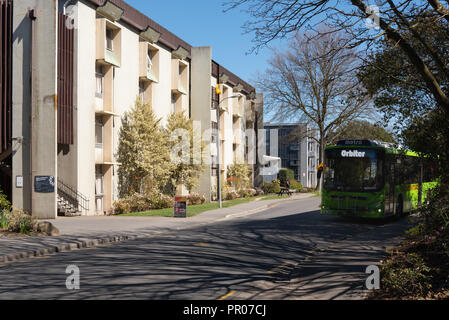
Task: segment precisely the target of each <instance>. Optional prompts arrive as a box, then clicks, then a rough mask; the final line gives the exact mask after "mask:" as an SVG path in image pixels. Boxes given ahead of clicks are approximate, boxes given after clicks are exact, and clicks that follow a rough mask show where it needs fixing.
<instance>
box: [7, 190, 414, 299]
mask: <svg viewBox="0 0 449 320" xmlns="http://www.w3.org/2000/svg"><path fill="white" fill-rule="evenodd" d="M318 208H319V199H317V198H314V199H306V200H300V201H286V202H283V203H281V204H279V205H278V206H276V207H275V208H271V209H267V210H264V211H262V212H259V213H258V214H253V215H248V216H244V217H234V218H232V219H224V220H221V221H218V222H215V223H210V224H207V225H201V224H199V225H197V226H192V227H191V228H189V229H183V230H177V229H172V230H169V231H166V232H164V233H163V234H158V235H156V234H153V235H148V236H146V237H140V238H138V239H135V240H131V241H124V242H121V243H115V244H110V245H105V246H100V247H97V248H94V249H91V250H75V251H71V252H63V253H58V254H54V255H47V256H43V257H41V258H40V259H36V258H35V259H29V260H26V261H22V262H21V263H11V264H7V265H3V266H2V265H1V264H0V278H1V279H2V281H1V282H0V299H17V298H21V299H186V300H192V299H193V300H196V299H212V300H215V299H220V298H226V299H256V300H257V299H314V300H317V299H362V298H363V297H364V295H365V294H366V292H365V291H364V290H363V289H362V287H363V285H364V283H365V279H366V276H367V275H366V274H365V269H366V267H367V266H368V265H371V264H376V263H378V261H379V260H380V259H382V258H383V256H384V254H385V249H386V248H387V247H389V246H391V245H393V244H395V243H397V242H398V241H399V240H400V239H401V237H402V236H403V231H404V230H406V229H407V228H409V224H408V222H407V219H402V220H400V221H393V222H383V223H361V222H357V221H346V220H341V219H338V218H334V217H327V216H321V215H320V213H319V211H318ZM68 265H76V266H78V267H79V268H80V272H81V289H80V290H77V291H69V290H67V289H66V287H65V281H66V277H67V275H66V274H65V270H66V267H67V266H68Z"/></svg>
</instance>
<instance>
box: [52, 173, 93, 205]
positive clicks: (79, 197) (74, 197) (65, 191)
mask: <svg viewBox="0 0 449 320" xmlns="http://www.w3.org/2000/svg"><path fill="white" fill-rule="evenodd" d="M58 194H59V195H60V196H61V197H63V198H64V200H66V201H67V202H69V203H70V204H71V205H72V206H74V207H75V208H77V210H78V212H81V211H83V210H85V211H89V199H88V198H87V197H86V196H84V195H83V194H81V193H80V192H78V191H77V190H75V189H73V188H72V187H70V186H68V185H66V184H65V183H64V182H63V181H61V180H60V179H58Z"/></svg>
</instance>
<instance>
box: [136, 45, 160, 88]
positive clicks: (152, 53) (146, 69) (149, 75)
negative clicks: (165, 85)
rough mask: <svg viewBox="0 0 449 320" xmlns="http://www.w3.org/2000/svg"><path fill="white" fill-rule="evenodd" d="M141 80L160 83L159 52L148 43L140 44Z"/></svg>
mask: <svg viewBox="0 0 449 320" xmlns="http://www.w3.org/2000/svg"><path fill="white" fill-rule="evenodd" d="M139 47H140V48H139V51H140V52H139V59H140V61H139V78H140V81H144V82H156V83H157V82H159V50H158V49H157V48H156V47H154V46H153V45H151V44H149V43H148V42H144V41H141V42H140V43H139Z"/></svg>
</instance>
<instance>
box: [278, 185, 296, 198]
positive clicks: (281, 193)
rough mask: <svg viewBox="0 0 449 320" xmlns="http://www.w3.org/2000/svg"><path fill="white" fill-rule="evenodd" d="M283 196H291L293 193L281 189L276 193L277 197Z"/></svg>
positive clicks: (286, 189)
mask: <svg viewBox="0 0 449 320" xmlns="http://www.w3.org/2000/svg"><path fill="white" fill-rule="evenodd" d="M284 194H286V195H288V196H291V195H292V194H293V192H292V191H291V190H290V189H288V188H282V187H281V191H280V192H279V193H278V196H280V197H282V196H283V195H284Z"/></svg>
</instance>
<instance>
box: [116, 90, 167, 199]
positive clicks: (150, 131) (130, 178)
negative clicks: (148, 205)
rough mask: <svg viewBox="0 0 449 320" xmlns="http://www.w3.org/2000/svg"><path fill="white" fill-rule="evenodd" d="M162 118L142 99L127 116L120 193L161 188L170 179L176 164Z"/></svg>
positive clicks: (120, 152) (122, 135) (120, 151)
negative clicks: (171, 155)
mask: <svg viewBox="0 0 449 320" xmlns="http://www.w3.org/2000/svg"><path fill="white" fill-rule="evenodd" d="M160 122H161V119H157V118H156V117H155V115H154V112H153V110H152V109H151V107H150V105H148V104H145V103H143V102H142V101H141V100H140V99H137V100H136V102H135V105H134V107H133V108H132V109H131V110H130V111H129V112H127V113H125V115H124V116H123V119H122V127H121V129H120V136H119V147H118V152H117V159H118V161H119V162H120V163H121V165H120V167H119V170H118V176H119V193H120V197H122V198H124V197H126V196H129V195H132V194H133V193H136V192H137V193H143V192H145V193H150V192H153V193H154V192H159V191H160V190H163V189H164V187H165V185H166V183H167V181H168V180H169V178H170V173H171V170H172V166H173V165H172V163H171V161H170V149H169V145H168V144H167V141H166V135H165V133H164V131H163V130H162V128H161V123H160Z"/></svg>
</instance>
